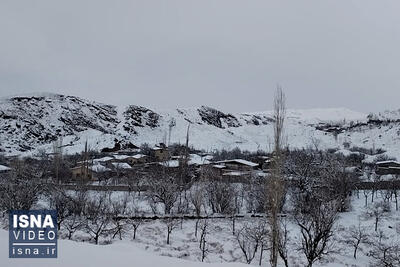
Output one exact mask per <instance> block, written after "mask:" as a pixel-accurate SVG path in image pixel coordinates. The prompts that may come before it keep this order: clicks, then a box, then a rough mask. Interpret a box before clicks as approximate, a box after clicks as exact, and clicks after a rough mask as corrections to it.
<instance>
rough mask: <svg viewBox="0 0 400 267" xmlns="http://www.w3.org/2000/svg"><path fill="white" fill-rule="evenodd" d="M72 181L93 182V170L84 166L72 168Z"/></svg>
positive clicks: (79, 165)
mask: <svg viewBox="0 0 400 267" xmlns="http://www.w3.org/2000/svg"><path fill="white" fill-rule="evenodd" d="M71 174H72V179H73V180H75V181H83V180H86V181H88V180H93V173H92V170H91V169H90V168H89V167H87V166H85V165H84V164H78V165H77V166H75V167H73V168H71Z"/></svg>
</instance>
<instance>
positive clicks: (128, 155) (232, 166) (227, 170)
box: [71, 143, 269, 180]
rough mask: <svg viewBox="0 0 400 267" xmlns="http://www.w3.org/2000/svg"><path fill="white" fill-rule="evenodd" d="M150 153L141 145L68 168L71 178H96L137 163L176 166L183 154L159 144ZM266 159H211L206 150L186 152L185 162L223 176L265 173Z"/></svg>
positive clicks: (124, 169)
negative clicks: (177, 153) (173, 151)
mask: <svg viewBox="0 0 400 267" xmlns="http://www.w3.org/2000/svg"><path fill="white" fill-rule="evenodd" d="M151 150H152V152H153V153H152V155H153V156H152V157H150V156H148V155H145V154H142V153H141V151H140V149H133V150H129V151H127V150H121V151H114V152H112V153H108V154H107V156H104V157H101V158H95V159H90V160H89V161H86V162H85V161H81V162H78V163H77V165H76V166H75V167H73V168H72V169H71V172H72V179H74V180H79V179H84V178H85V179H89V180H97V179H98V177H99V176H101V174H103V173H106V172H114V173H115V172H118V171H127V170H129V169H134V168H138V167H145V168H146V167H151V166H155V165H156V166H164V167H167V168H178V167H179V166H180V165H181V164H182V162H183V158H184V156H173V155H170V151H169V150H168V147H167V146H165V145H164V144H162V143H161V144H159V145H156V146H154V147H152V148H151ZM268 163H269V160H268V158H267V157H260V160H259V162H257V163H256V162H251V161H248V160H244V159H230V160H223V161H213V157H212V155H211V154H208V153H199V154H193V153H192V154H189V155H188V157H187V164H188V165H191V166H194V167H195V168H197V169H198V170H200V169H201V168H204V167H207V168H210V167H211V168H212V169H213V170H214V173H215V174H217V175H218V176H223V177H230V178H231V179H232V177H236V178H237V179H240V178H241V177H248V176H249V175H254V174H255V175H259V176H262V175H265V174H266V173H267V168H268Z"/></svg>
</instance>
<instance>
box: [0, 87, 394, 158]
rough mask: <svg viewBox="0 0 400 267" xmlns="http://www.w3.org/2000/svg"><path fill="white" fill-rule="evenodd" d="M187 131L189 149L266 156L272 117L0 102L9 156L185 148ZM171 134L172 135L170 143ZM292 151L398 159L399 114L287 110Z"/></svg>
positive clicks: (1, 139) (59, 99) (2, 142)
mask: <svg viewBox="0 0 400 267" xmlns="http://www.w3.org/2000/svg"><path fill="white" fill-rule="evenodd" d="M189 123H190V145H192V146H193V147H195V148H200V149H205V150H208V151H211V150H213V149H222V148H225V149H233V148H235V147H239V148H241V149H246V150H252V151H254V150H257V149H262V150H267V151H270V150H271V147H272V135H273V129H272V125H273V119H272V113H271V112H268V111H267V112H253V113H240V114H228V113H224V112H222V111H218V110H215V109H213V108H209V107H205V106H202V107H200V108H197V109H196V108H193V109H175V110H168V111H156V110H150V109H147V108H145V107H139V106H135V105H131V106H128V107H115V106H111V105H105V104H101V103H96V102H93V101H89V100H85V99H81V98H78V97H74V96H63V95H55V94H41V95H30V96H19V97H12V98H3V99H1V100H0V150H1V151H3V152H4V153H6V154H8V155H10V154H32V153H35V152H37V151H38V149H46V150H47V151H51V149H52V145H51V143H52V142H53V141H54V140H56V139H57V138H58V137H59V136H63V144H64V145H65V147H64V152H65V153H75V152H80V151H82V149H83V146H84V143H85V141H86V140H87V141H88V143H89V146H90V147H91V148H92V149H96V150H100V149H102V148H104V147H112V146H113V145H114V141H115V139H117V140H118V141H121V142H125V143H128V142H131V143H133V144H136V145H140V144H142V143H149V144H156V143H159V142H166V143H169V142H170V143H184V142H185V138H186V130H187V126H188V124H189ZM169 130H171V135H170V139H169ZM285 130H286V136H287V145H288V146H289V147H292V148H293V147H296V148H303V147H308V146H316V145H318V147H319V148H321V149H324V148H343V144H344V143H348V144H350V146H359V147H365V148H372V147H375V148H383V149H385V150H387V151H388V152H387V153H388V154H389V155H392V156H398V154H399V153H400V142H399V134H400V112H399V111H393V112H383V113H380V114H369V115H367V114H363V113H359V112H355V111H351V110H348V109H345V108H337V109H311V110H288V111H287V120H286V129H285Z"/></svg>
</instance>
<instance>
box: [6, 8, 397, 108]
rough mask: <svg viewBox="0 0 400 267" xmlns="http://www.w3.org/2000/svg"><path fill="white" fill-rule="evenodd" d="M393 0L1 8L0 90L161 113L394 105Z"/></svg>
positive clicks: (394, 18)
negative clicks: (282, 97)
mask: <svg viewBox="0 0 400 267" xmlns="http://www.w3.org/2000/svg"><path fill="white" fill-rule="evenodd" d="M399 12H400V1H398V0H393V1H386V0H382V1H376V0H358V1H353V0H343V1H339V0H332V1H329V0H326V1H321V0H315V1H306V0H296V1H282V0H276V1H269V0H240V1H239V0H181V1H177V0H157V1H151V0H143V1H133V0H132V1H118V0H117V1H100V0H94V1H83V0H79V1H72V0H68V1H56V0H49V1H41V0H37V1H36V0H35V1H32V0H27V1H21V0H18V1H16V0H10V1H6V0H2V1H1V2H0V92H1V93H0V95H2V96H7V95H14V94H20V93H31V92H55V93H63V94H72V95H77V96H81V97H84V98H90V99H93V100H97V101H101V102H105V103H110V104H116V105H126V104H136V105H144V106H148V107H155V108H159V109H168V108H176V107H198V106H200V105H209V106H213V107H216V108H220V109H222V110H225V111H230V112H241V111H260V110H267V109H271V107H272V97H273V92H274V90H275V87H276V85H277V84H278V83H279V84H281V85H282V86H283V88H284V89H285V92H286V95H287V99H288V101H287V102H288V106H289V107H290V108H312V107H347V108H350V109H354V110H358V111H364V112H367V111H380V110H385V109H398V108H400V66H399V65H400V16H399Z"/></svg>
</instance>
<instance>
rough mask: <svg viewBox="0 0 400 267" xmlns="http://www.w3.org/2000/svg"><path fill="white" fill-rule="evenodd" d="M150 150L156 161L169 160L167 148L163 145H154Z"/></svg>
mask: <svg viewBox="0 0 400 267" xmlns="http://www.w3.org/2000/svg"><path fill="white" fill-rule="evenodd" d="M152 150H153V152H154V157H155V158H156V160H157V161H166V160H168V159H169V151H168V147H167V146H166V145H165V144H164V143H160V144H158V145H156V146H155V147H153V148H152Z"/></svg>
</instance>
